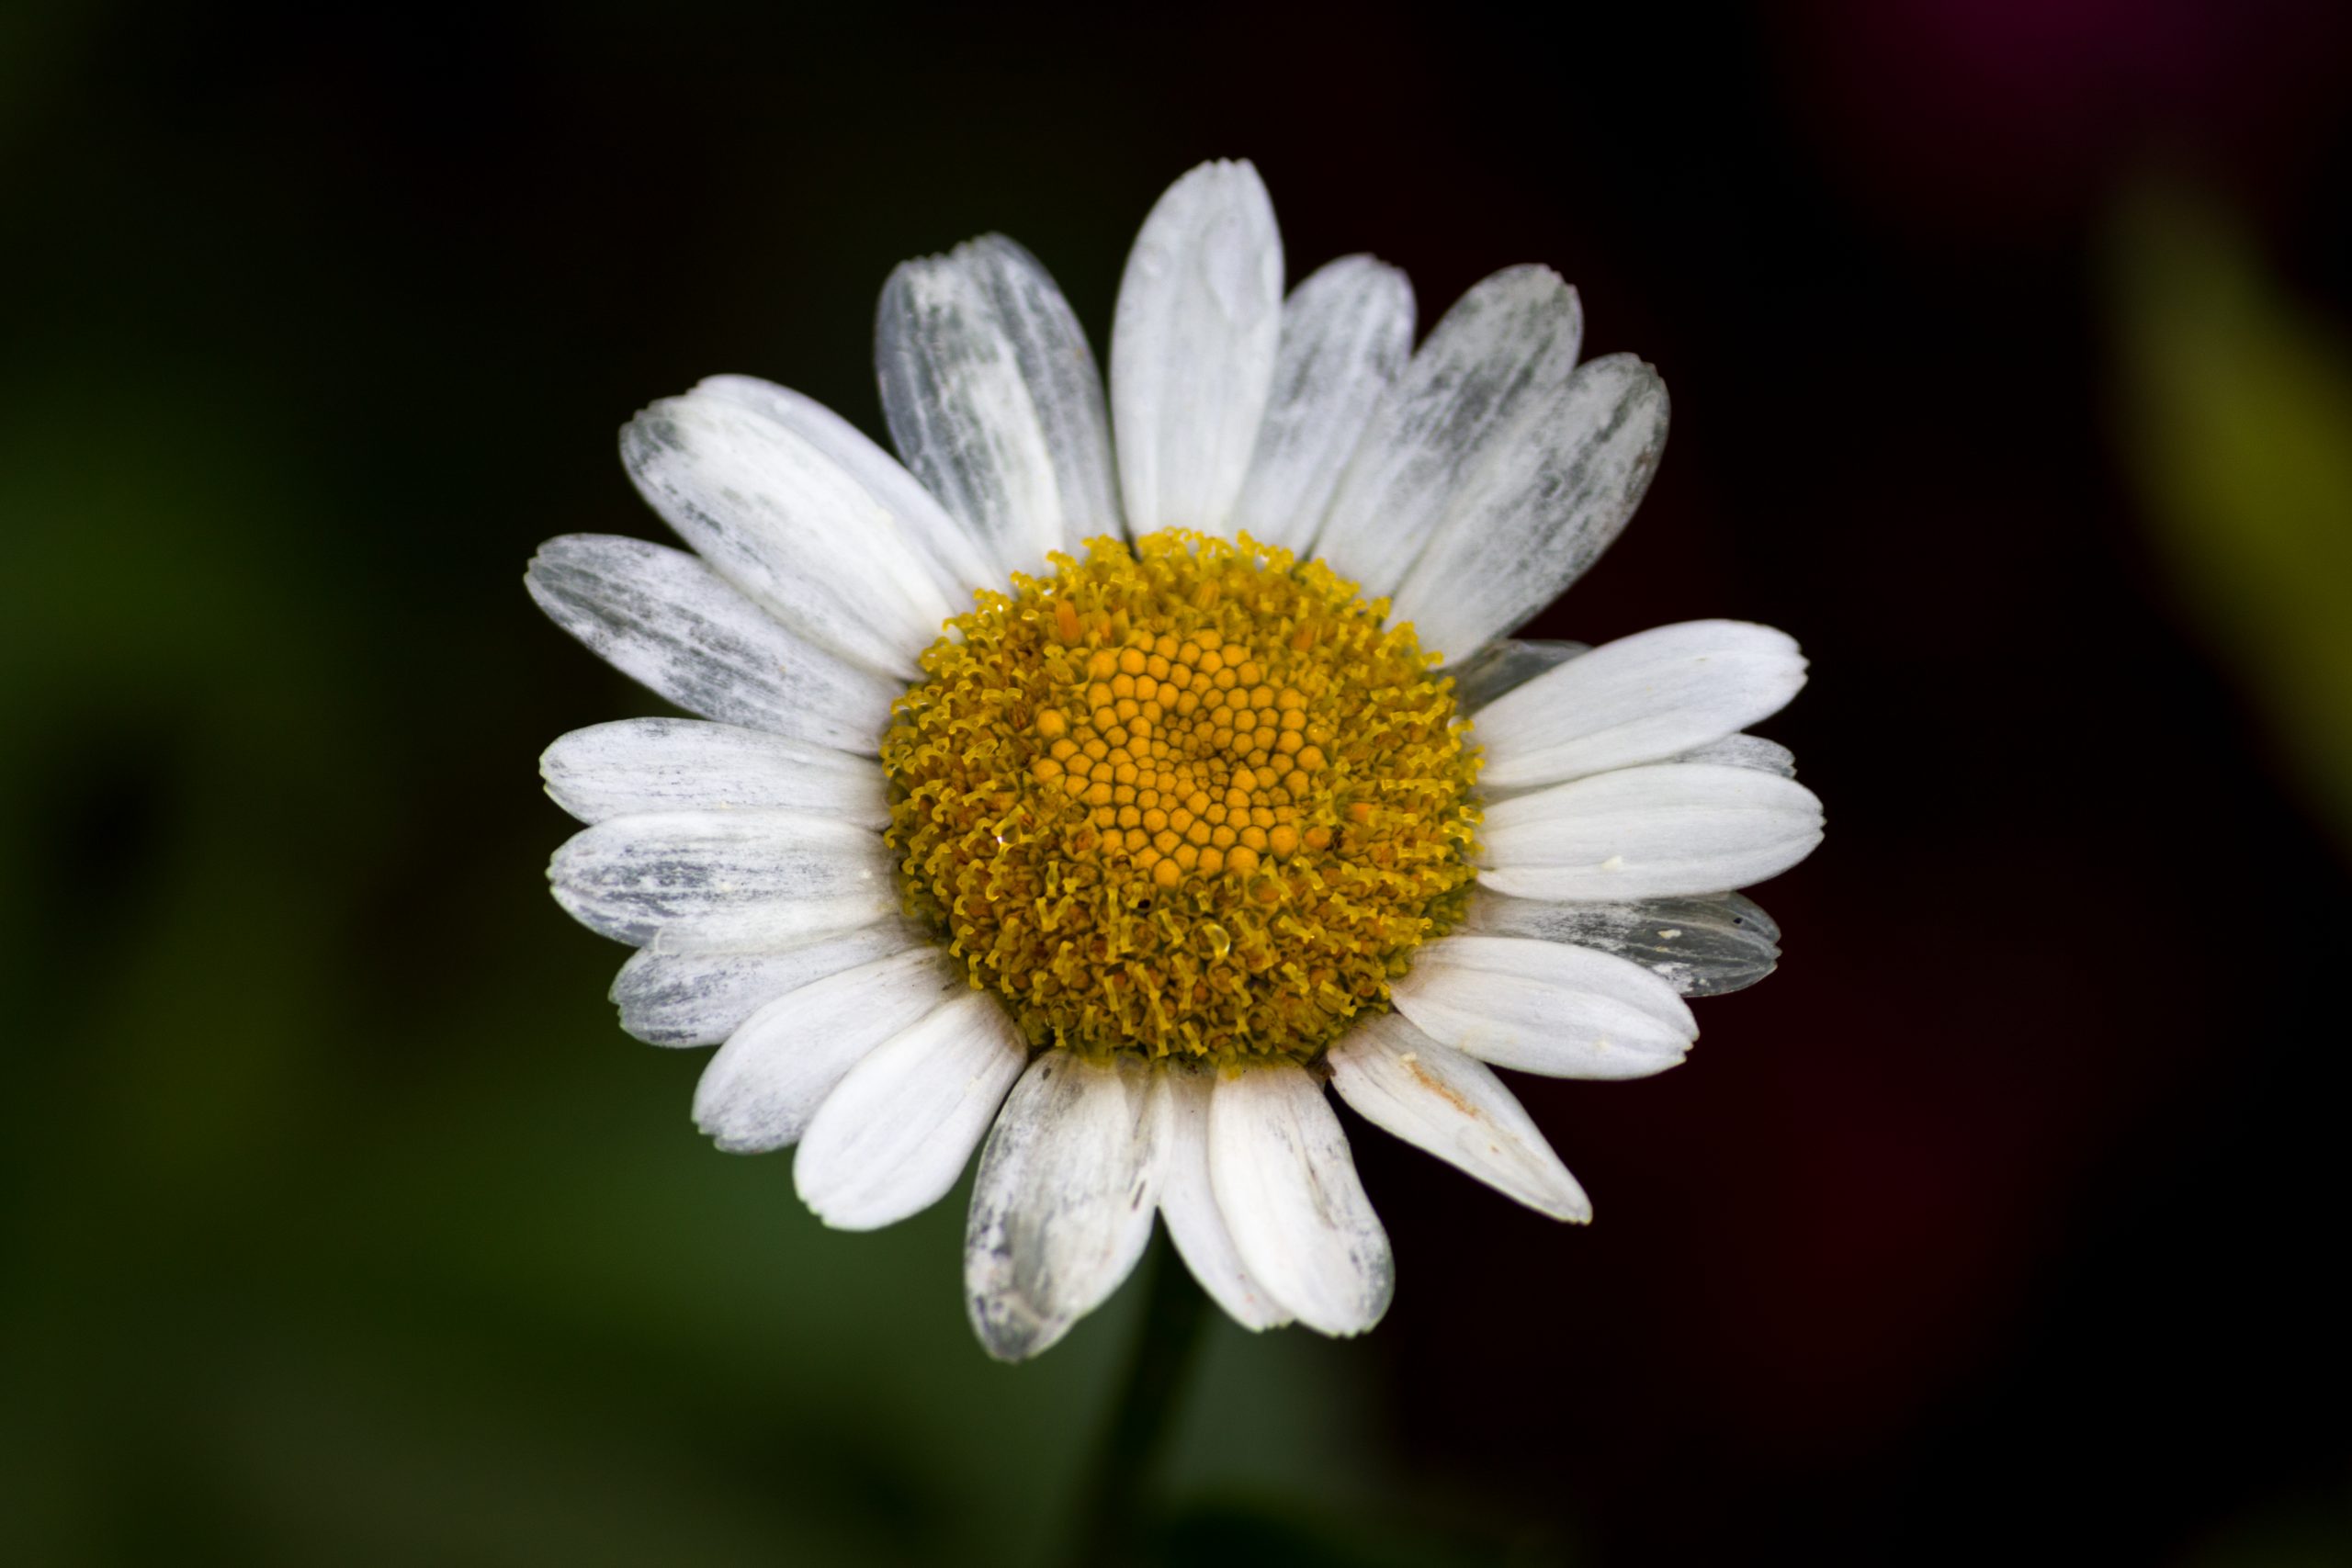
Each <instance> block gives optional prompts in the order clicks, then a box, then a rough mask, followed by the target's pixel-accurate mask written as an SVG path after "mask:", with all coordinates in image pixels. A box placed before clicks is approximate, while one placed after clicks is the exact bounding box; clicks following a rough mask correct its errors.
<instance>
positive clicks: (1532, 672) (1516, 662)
mask: <svg viewBox="0 0 2352 1568" xmlns="http://www.w3.org/2000/svg"><path fill="white" fill-rule="evenodd" d="M1591 651H1592V645H1591V644H1590V643H1584V642H1560V641H1534V642H1524V641H1521V640H1520V639H1518V638H1516V637H1497V638H1496V639H1495V640H1494V641H1492V642H1490V643H1488V644H1487V646H1486V647H1484V648H1482V649H1479V650H1478V651H1477V652H1476V653H1474V654H1472V655H1470V657H1469V658H1467V659H1464V660H1459V661H1449V662H1448V663H1447V664H1446V666H1445V669H1444V673H1445V674H1447V675H1449V676H1451V677H1452V678H1453V705H1454V708H1455V710H1456V711H1457V712H1459V713H1461V714H1463V715H1464V716H1476V715H1477V714H1478V713H1480V712H1483V711H1484V710H1485V709H1486V708H1487V706H1488V705H1490V704H1492V703H1493V702H1494V701H1495V700H1496V699H1498V698H1499V697H1502V696H1505V695H1507V694H1510V693H1512V692H1515V691H1517V690H1519V688H1520V687H1521V686H1524V685H1525V684H1527V682H1530V681H1532V680H1534V679H1535V677H1537V676H1538V675H1541V674H1543V673H1544V672H1545V671H1551V670H1557V669H1558V668H1559V667H1560V666H1561V665H1563V664H1566V662H1567V661H1568V660H1571V659H1579V658H1582V657H1583V656H1584V655H1586V654H1588V653H1590V652H1591ZM1479 739H1481V741H1483V740H1484V739H1485V735H1484V732H1483V731H1482V732H1481V733H1480V736H1479Z"/></svg>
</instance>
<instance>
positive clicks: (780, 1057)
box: [695, 947, 971, 1155]
mask: <svg viewBox="0 0 2352 1568" xmlns="http://www.w3.org/2000/svg"><path fill="white" fill-rule="evenodd" d="M970 990H971V986H970V982H969V981H967V979H966V978H965V976H964V971H963V966H962V965H961V964H957V963H956V962H955V961H954V960H953V959H951V958H949V957H948V956H947V955H946V954H945V953H944V952H942V951H941V950H939V949H937V948H934V947H919V948H914V949H911V950H910V951H908V952H905V953H896V954H893V955H892V956H890V957H888V958H878V959H876V960H874V961H873V962H871V963H868V964H860V965H858V966H857V967H856V968H854V969H845V970H842V972H841V973H840V974H838V975H832V976H828V977H826V978H824V979H821V980H818V981H814V982H812V983H811V984H809V985H806V986H803V987H799V988H798V989H797V990H794V991H791V992H788V993H787V994H786V995H784V996H782V997H779V998H776V999H775V1000H774V1001H772V1002H770V1003H768V1004H767V1005H766V1006H765V1007H763V1008H762V1009H760V1010H759V1011H757V1012H755V1013H753V1014H752V1016H751V1017H750V1018H749V1019H747V1020H745V1021H744V1022H743V1026H742V1027H741V1028H740V1029H738V1030H737V1031H735V1032H734V1033H733V1034H732V1035H731V1036H729V1039H728V1042H727V1043H726V1044H724V1045H722V1046H720V1047H719V1048H718V1050H717V1051H716V1052H714V1053H713V1054H712V1055H711V1058H710V1061H709V1063H708V1064H707V1066H705V1067H704V1068H703V1073H702V1081H701V1082H699V1083H698V1084H696V1085H695V1126H697V1127H699V1128H701V1129H702V1130H703V1131H704V1132H706V1133H707V1134H710V1136H711V1137H712V1138H713V1139H714V1140H716V1141H717V1143H718V1146H719V1147H720V1148H722V1149H725V1150H726V1151H727V1152H728V1153H729V1154H739V1155H749V1154H763V1153H765V1152H766V1151H768V1150H770V1149H780V1148H783V1147H785V1146H786V1145H788V1144H792V1143H796V1142H797V1141H798V1140H799V1137H800V1134H802V1133H803V1132H805V1131H806V1130H807V1129H808V1126H809V1117H811V1116H812V1115H814V1114H815V1113H816V1111H817V1107H818V1106H820V1105H821V1104H823V1103H824V1100H825V1097H826V1096H827V1095H829V1094H831V1093H832V1091H833V1089H834V1088H835V1087H836V1086H837V1085H839V1084H840V1082H841V1081H842V1078H843V1077H845V1076H847V1074H848V1073H849V1070H850V1069H851V1068H852V1067H854V1066H857V1064H858V1063H860V1062H862V1061H864V1060H865V1057H866V1055H867V1053H869V1052H871V1051H872V1050H873V1049H874V1048H875V1047H876V1046H877V1045H879V1044H881V1043H883V1042H884V1041H886V1040H888V1039H889V1038H890V1037H891V1036H892V1035H894V1034H898V1033H899V1032H902V1031H904V1030H906V1029H909V1028H910V1027H912V1026H913V1025H914V1024H915V1023H917V1022H919V1021H922V1019H924V1018H927V1017H929V1016H930V1015H931V1014H932V1013H933V1012H935V1011H937V1010H940V1009H941V1008H943V1007H945V1006H946V1005H947V1004H948V1003H949V1002H951V1001H954V1000H956V998H958V997H962V996H967V995H969V994H970Z"/></svg>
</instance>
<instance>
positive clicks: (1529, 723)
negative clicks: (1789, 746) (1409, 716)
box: [1477, 621, 1804, 789]
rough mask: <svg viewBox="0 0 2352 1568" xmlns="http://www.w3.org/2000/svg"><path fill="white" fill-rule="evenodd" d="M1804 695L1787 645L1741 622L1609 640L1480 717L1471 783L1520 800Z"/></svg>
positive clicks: (1791, 645)
mask: <svg viewBox="0 0 2352 1568" xmlns="http://www.w3.org/2000/svg"><path fill="white" fill-rule="evenodd" d="M1803 685H1804V655H1803V654H1801V653H1799V652H1798V651H1797V645H1796V641H1795V639H1794V638H1792V637H1790V636H1789V635H1788V634H1787V633H1785V632H1778V631H1774V630H1773V629H1772V628H1771V627H1770V626H1753V625H1750V624H1749V623H1747V622H1745V621H1688V622H1685V623H1683V624H1682V625H1680V626H1658V627H1657V628H1655V629H1653V630H1650V631H1645V632H1637V633H1635V634H1634V636H1632V637H1619V638H1618V639H1617V640H1616V641H1615V642H1612V643H1607V644H1604V645H1603V646H1601V647H1600V648H1596V649H1593V650H1592V651H1591V652H1590V653H1588V654H1586V655H1584V656H1583V657H1582V658H1580V659H1576V660H1569V661H1568V662H1567V663H1565V664H1563V665H1561V666H1560V667H1559V668H1558V669H1556V670H1554V671H1551V672H1550V673H1549V674H1546V675H1540V676H1538V677H1536V678H1535V679H1534V680H1532V681H1530V682H1527V683H1526V684H1525V685H1523V686H1521V687H1520V688H1519V689H1518V690H1516V691H1514V692H1511V693H1510V694H1508V695H1506V696H1502V697H1498V698H1497V699H1496V700H1495V701H1494V702H1492V703H1489V704H1488V705H1487V706H1486V708H1485V709H1484V710H1483V711H1482V712H1480V713H1479V715H1478V720H1477V737H1478V744H1479V745H1480V746H1481V747H1483V748H1484V749H1485V750H1486V765H1485V766H1484V767H1483V768H1481V769H1480V770H1479V773H1478V782H1479V783H1480V784H1484V785H1487V786H1489V787H1492V788H1497V789H1518V788H1524V787H1526V786H1527V785H1530V784H1552V783H1555V782H1557V781H1559V780H1562V779H1573V778H1581V777H1583V776H1584V775H1586V774H1587V773H1603V772H1606V771H1607V770H1609V769H1611V768H1623V767H1626V766H1629V765H1631V764H1633V763H1635V762H1655V761H1662V760H1664V759H1666V758H1669V757H1673V756H1676V755H1678V754H1679V753H1680V752H1684V751H1688V750H1691V748H1692V747H1694V746H1704V745H1706V744H1708V743H1709V742H1711V741H1716V740H1721V739H1723V738H1724V737H1725V736H1727V735H1732V734H1736V733H1737V732H1738V731H1739V730H1740V729H1742V728H1746V727H1747V726H1748V725H1751V724H1754V723H1755V722H1756V721H1757V720H1758V719H1761V718H1766V717H1769V716H1771V715H1773V714H1776V713H1778V712H1780V711H1781V708H1782V707H1784V706H1786V705H1787V704H1788V701H1789V699H1790V698H1791V697H1793V696H1795V695H1796V694H1797V688H1799V687H1800V686H1803Z"/></svg>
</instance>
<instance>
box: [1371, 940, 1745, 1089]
mask: <svg viewBox="0 0 2352 1568" xmlns="http://www.w3.org/2000/svg"><path fill="white" fill-rule="evenodd" d="M1389 996H1390V998H1391V999H1392V1000H1394V1001H1395V1003H1396V1004H1397V1011H1399V1012H1401V1013H1403V1014H1404V1015H1405V1016H1406V1017H1407V1018H1408V1019H1410V1020H1411V1021H1413V1023H1414V1025H1415V1026H1416V1027H1417V1028H1419V1030H1420V1031H1421V1032H1423V1033H1425V1034H1427V1035H1429V1036H1430V1038H1431V1039H1433V1040H1435V1041H1437V1042H1438V1043H1441V1044H1444V1045H1451V1046H1453V1048H1454V1049H1455V1050H1457V1051H1465V1052H1467V1053H1469V1054H1470V1055H1473V1056H1476V1057H1477V1058H1478V1059H1479V1060H1480V1061H1485V1062H1492V1063H1493V1064H1495V1066H1498V1067H1516V1068H1518V1069H1519V1070H1520V1071H1521V1072H1528V1073H1542V1074H1544V1076H1545V1077H1560V1078H1638V1077H1648V1076H1649V1075H1650V1074H1652V1073H1658V1072H1664V1071H1665V1070H1666V1069H1667V1068H1668V1067H1671V1066H1674V1065H1675V1064H1677V1063H1679V1062H1680V1061H1681V1060H1682V1057H1683V1054H1684V1053H1685V1052H1687V1051H1689V1050H1690V1049H1691V1042H1692V1041H1693V1040H1696V1039H1697V1038H1698V1037H1699V1025H1698V1023H1697V1021H1695V1020H1693V1019H1692V1018H1691V1009H1690V1008H1689V1007H1688V1006H1687V1005H1685V1004H1684V1002H1683V1000H1682V998H1680V997H1678V996H1676V995H1675V994H1674V987H1671V986H1669V985H1668V984H1667V983H1666V982H1665V981H1663V980H1661V979H1659V978H1658V977H1657V976H1655V975H1653V974H1651V973H1650V972H1649V971H1648V970H1646V969H1644V968H1643V967H1641V965H1639V964H1629V963H1627V962H1626V961H1625V960H1624V959H1622V958H1612V957H1611V956H1610V955H1609V954H1608V953H1595V952H1592V951H1591V950H1590V949H1589V948H1582V947H1564V946H1562V945H1560V944H1559V943H1557V942H1534V941H1530V940H1528V939H1526V938H1524V937H1508V936H1450V937H1447V938H1445V939H1444V940H1443V941H1441V942H1431V943H1430V945H1429V946H1427V947H1425V948H1423V949H1422V950H1421V951H1420V952H1419V953H1417V954H1416V955H1415V956H1414V959H1413V967H1412V970H1411V972H1410V973H1409V974H1408V975H1407V976H1405V977H1404V978H1403V979H1401V980H1398V981H1396V982H1395V983H1394V984H1392V985H1391V986H1390V987H1389Z"/></svg>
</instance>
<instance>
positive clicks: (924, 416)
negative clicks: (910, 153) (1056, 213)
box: [874, 234, 1119, 582]
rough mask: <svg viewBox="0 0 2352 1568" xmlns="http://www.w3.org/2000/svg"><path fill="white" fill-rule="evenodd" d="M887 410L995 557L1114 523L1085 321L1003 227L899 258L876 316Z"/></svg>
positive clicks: (1075, 538) (1036, 554)
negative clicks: (941, 249)
mask: <svg viewBox="0 0 2352 1568" xmlns="http://www.w3.org/2000/svg"><path fill="white" fill-rule="evenodd" d="M874 359H875V370H876V374H877V376H878V377H879V378H880V379H881V383H882V412H883V414H884V416H885V417H886V418H887V419H888V421H889V423H890V439H891V440H892V441H894V442H896V443H897V444H898V447H899V454H900V456H902V457H905V458H906V460H907V467H908V468H911V469H913V470H914V472H915V476H916V477H917V478H918V479H922V482H923V484H924V485H925V486H926V487H928V488H929V490H930V491H931V493H932V494H933V495H935V496H937V497H938V498H939V501H940V504H941V505H943V506H944V507H945V508H946V509H947V510H948V512H949V513H952V514H953V515H955V516H956V517H957V518H960V519H961V520H962V521H963V523H964V525H966V526H967V528H969V529H970V530H971V531H972V533H973V534H974V535H976V536H978V538H979V539H980V540H981V541H982V543H983V545H984V546H985V547H986V548H987V550H988V552H989V555H990V556H991V557H992V558H993V559H994V561H995V563H996V566H997V570H998V575H997V579H996V581H1000V582H1001V581H1002V578H1003V575H1004V574H1005V573H1006V572H1012V571H1025V572H1038V571H1042V570H1045V569H1046V554H1047V552H1049V551H1053V550H1066V551H1069V552H1071V553H1073V554H1076V555H1079V556H1080V557H1082V556H1083V555H1084V554H1085V551H1084V549H1083V542H1084V541H1085V540H1087V539H1091V538H1093V537H1095V536H1098V535H1105V534H1107V535H1112V536H1116V535H1117V534H1118V533H1119V506H1118V499H1117V495H1116V493H1115V491H1114V486H1113V484H1112V479H1111V427H1110V423H1109V421H1108V419H1107V418H1106V417H1105V415H1104V413H1103V379H1102V377H1101V376H1100V375H1098V374H1097V373H1096V371H1095V368H1094V355H1092V353H1091V352H1090V351H1089V350H1088V348H1087V346H1086V334H1085V333H1084V332H1082V331H1080V328H1079V324H1078V318H1077V317H1076V316H1075V315H1073V314H1072V313H1071V312H1070V308H1069V303H1068V302H1067V301H1066V300H1064V299H1062V292H1061V290H1060V289H1059V288H1056V287H1055V285H1054V280H1053V278H1052V277H1051V276H1048V275H1047V274H1046V269H1045V268H1044V267H1042V266H1040V265H1038V264H1037V258H1036V257H1035V256H1033V255H1031V254H1029V253H1028V252H1027V251H1024V250H1023V249H1022V248H1021V247H1020V246H1019V245H1016V244H1014V243H1012V241H1011V240H1008V239H1006V238H1005V237H1004V236H1003V235H1001V234H989V235H987V236H985V237H983V238H981V239H978V240H973V241H970V242H968V243H965V244H961V245H958V246H956V249H955V250H954V251H952V252H950V253H949V254H946V255H944V256H925V257H923V258H922V259H921V260H919V261H910V262H907V263H904V264H902V265H900V266H899V268H898V270H897V271H895V272H893V273H891V275H890V281H889V282H888V283H887V284H885V285H884V286H883V289H882V304H881V309H880V310H879V312H878V313H877V314H876V318H875V328H874Z"/></svg>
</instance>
